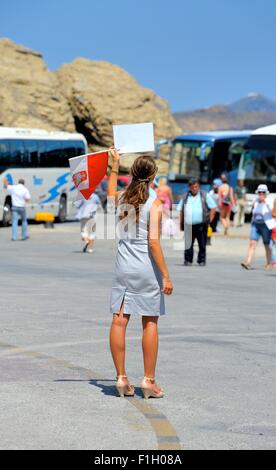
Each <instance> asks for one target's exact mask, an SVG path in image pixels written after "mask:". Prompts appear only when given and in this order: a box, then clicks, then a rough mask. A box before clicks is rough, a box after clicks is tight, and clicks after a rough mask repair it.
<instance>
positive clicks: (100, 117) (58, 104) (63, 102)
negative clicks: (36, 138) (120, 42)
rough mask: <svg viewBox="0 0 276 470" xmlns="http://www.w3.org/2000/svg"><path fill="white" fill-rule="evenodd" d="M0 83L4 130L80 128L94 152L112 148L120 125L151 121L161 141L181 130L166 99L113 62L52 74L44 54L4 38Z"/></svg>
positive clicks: (79, 63)
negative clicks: (114, 129) (5, 127)
mask: <svg viewBox="0 0 276 470" xmlns="http://www.w3.org/2000/svg"><path fill="white" fill-rule="evenodd" d="M0 83H1V86H0V125H1V126H11V127H35V128H42V129H46V130H65V131H75V130H76V131H78V132H82V133H83V134H84V135H85V137H86V138H87V141H88V143H89V146H90V148H91V150H99V149H100V148H102V147H107V146H109V145H111V144H112V124H115V123H116V124H121V123H136V122H137V123H138V122H147V121H151V122H153V123H154V126H155V138H156V140H159V139H161V138H162V139H166V138H170V137H173V136H174V135H176V134H177V133H178V132H179V128H178V126H177V124H176V122H175V121H174V118H173V116H172V115H171V113H170V111H169V107H168V104H167V102H166V101H165V100H163V99H162V98H160V97H159V96H157V95H156V94H155V93H154V92H153V91H152V90H149V89H146V88H143V87H141V86H140V85H139V84H138V82H137V81H136V80H135V79H134V78H133V77H131V76H130V75H129V74H128V73H127V72H126V71H124V70H123V69H121V68H120V67H118V66H116V65H113V64H111V63H108V62H99V61H93V60H87V59H82V58H79V59H76V60H74V61H73V62H72V63H70V64H65V65H63V66H62V67H61V68H60V69H59V70H58V71H57V72H50V71H49V70H48V69H47V66H46V64H45V62H44V61H43V57H42V55H41V54H40V53H38V52H34V51H32V50H30V49H28V48H26V47H23V46H20V45H18V44H15V43H14V42H12V41H11V40H9V39H2V40H0ZM133 158H134V157H133V156H129V157H123V158H122V161H123V162H124V166H128V165H129V164H130V163H131V161H132V160H133ZM159 166H160V165H159ZM161 168H162V169H163V171H164V169H165V165H164V164H163V165H162V162H161Z"/></svg>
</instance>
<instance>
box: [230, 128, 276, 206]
mask: <svg viewBox="0 0 276 470" xmlns="http://www.w3.org/2000/svg"><path fill="white" fill-rule="evenodd" d="M238 179H241V180H244V184H245V186H246V188H247V191H248V194H247V200H248V205H250V206H251V207H252V202H253V199H254V198H255V197H256V195H255V190H256V188H257V186H258V185H259V184H266V185H267V186H268V190H269V192H270V194H269V198H271V199H273V200H274V198H275V197H276V124H274V125H271V126H265V127H261V128H259V129H256V130H255V131H253V132H252V134H251V136H250V138H249V139H248V141H247V143H246V144H245V146H244V150H243V153H242V156H241V159H240V164H239V169H238Z"/></svg>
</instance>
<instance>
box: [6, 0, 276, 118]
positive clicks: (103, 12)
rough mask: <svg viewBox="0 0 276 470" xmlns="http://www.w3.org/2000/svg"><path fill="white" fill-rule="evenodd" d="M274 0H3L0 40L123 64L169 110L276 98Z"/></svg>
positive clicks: (50, 55) (52, 58) (52, 63)
mask: <svg viewBox="0 0 276 470" xmlns="http://www.w3.org/2000/svg"><path fill="white" fill-rule="evenodd" d="M275 25H276V2H275V0H190V1H187V0H45V1H44V2H39V1H37V0H1V26H0V36H1V37H9V38H11V39H12V40H14V41H16V42H18V43H21V44H24V45H26V46H28V47H30V48H32V49H35V50H38V51H40V52H42V53H43V55H44V59H45V61H46V62H47V64H48V67H49V68H50V69H51V70H55V69H57V68H58V67H59V66H60V65H61V64H62V63H65V62H70V61H71V60H73V59H74V58H75V57H77V56H78V57H80V56H83V57H87V58H89V59H94V60H107V61H110V62H113V63H115V64H118V65H120V66H121V67H123V68H124V69H126V70H127V71H128V72H129V73H131V74H132V75H134V76H135V78H136V79H137V80H138V81H139V82H140V83H141V84H142V85H143V86H145V87H149V88H152V89H153V90H155V92H156V93H158V94H159V95H160V96H162V97H164V98H165V99H167V100H168V101H169V103H170V107H171V109H172V111H182V110H188V109H194V108H198V107H204V106H209V105H212V104H217V103H227V102H230V101H233V100H235V99H238V98H240V97H242V96H244V95H246V94H247V93H248V92H252V91H257V92H260V93H263V94H265V95H267V96H269V97H271V98H275V99H276V86H275V83H276V80H275V75H276V27H275Z"/></svg>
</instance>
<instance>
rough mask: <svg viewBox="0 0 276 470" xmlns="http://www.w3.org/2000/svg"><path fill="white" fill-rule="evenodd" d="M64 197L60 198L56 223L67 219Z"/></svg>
mask: <svg viewBox="0 0 276 470" xmlns="http://www.w3.org/2000/svg"><path fill="white" fill-rule="evenodd" d="M66 202H67V201H66V196H61V198H60V201H59V210H58V221H59V222H65V220H66V217H67V204H66Z"/></svg>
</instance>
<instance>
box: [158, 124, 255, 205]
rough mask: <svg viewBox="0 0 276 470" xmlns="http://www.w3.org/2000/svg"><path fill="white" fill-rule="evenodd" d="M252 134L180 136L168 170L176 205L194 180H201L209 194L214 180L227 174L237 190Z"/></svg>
mask: <svg viewBox="0 0 276 470" xmlns="http://www.w3.org/2000/svg"><path fill="white" fill-rule="evenodd" d="M250 134H251V131H217V132H206V133H205V132H204V133H200V134H187V135H180V136H177V137H176V138H175V139H174V140H173V141H172V142H171V151H170V158H169V170H168V183H169V185H170V186H171V188H172V191H173V195H174V200H175V202H178V200H179V199H180V198H181V196H182V195H183V192H184V191H186V190H187V183H188V181H189V179H190V178H191V177H196V178H198V179H199V181H200V185H201V188H202V189H203V190H205V191H209V189H210V187H211V184H212V181H213V180H214V179H215V178H218V177H219V176H220V175H221V174H222V173H223V172H225V173H227V175H228V181H229V184H230V185H231V186H232V187H235V186H236V183H237V178H238V170H239V165H240V159H241V155H242V153H243V151H244V145H245V144H246V143H247V141H248V138H249V137H250ZM164 143H165V142H162V144H164Z"/></svg>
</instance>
